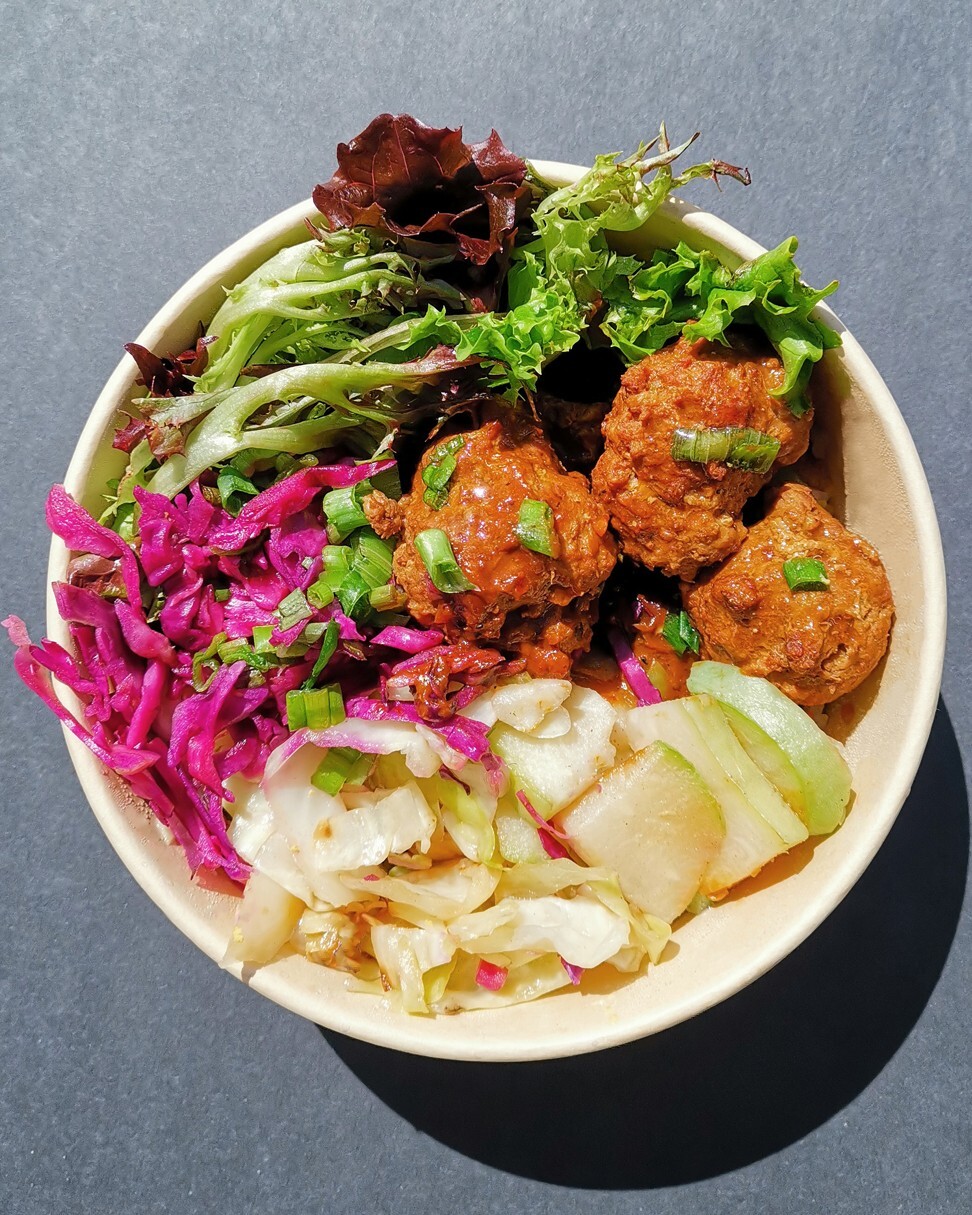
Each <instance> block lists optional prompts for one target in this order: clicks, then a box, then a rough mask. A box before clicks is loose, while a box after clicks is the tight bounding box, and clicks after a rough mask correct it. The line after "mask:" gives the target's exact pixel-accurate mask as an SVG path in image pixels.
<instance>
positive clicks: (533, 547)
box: [516, 498, 557, 557]
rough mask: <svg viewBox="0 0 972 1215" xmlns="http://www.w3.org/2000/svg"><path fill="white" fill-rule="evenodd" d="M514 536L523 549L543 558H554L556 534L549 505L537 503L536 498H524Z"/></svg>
mask: <svg viewBox="0 0 972 1215" xmlns="http://www.w3.org/2000/svg"><path fill="white" fill-rule="evenodd" d="M516 536H517V539H518V540H519V541H520V543H521V544H522V545H523V547H524V548H528V549H530V551H531V552H533V553H541V554H542V555H543V556H544V557H554V556H556V552H557V532H556V529H555V527H554V513H553V511H552V510H551V508H550V506H549V504H548V503H546V502H538V501H537V499H536V498H524V499H523V504H522V505H521V507H520V518H519V521H518V522H517V525H516Z"/></svg>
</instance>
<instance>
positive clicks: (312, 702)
mask: <svg viewBox="0 0 972 1215" xmlns="http://www.w3.org/2000/svg"><path fill="white" fill-rule="evenodd" d="M344 718H345V712H344V698H343V697H342V695H341V689H340V688H339V687H338V685H337V684H336V683H329V684H326V685H325V686H324V687H323V688H295V689H294V690H293V691H290V692H288V693H287V728H288V729H289V730H290V732H291V734H292V733H293V732H294V731H295V730H301V729H303V728H304V727H305V726H306V727H307V729H308V730H326V729H327V728H328V726H338V725H340V724H341V722H342V721H344Z"/></svg>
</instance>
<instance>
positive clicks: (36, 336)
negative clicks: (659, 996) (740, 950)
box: [0, 0, 972, 1215]
mask: <svg viewBox="0 0 972 1215" xmlns="http://www.w3.org/2000/svg"><path fill="white" fill-rule="evenodd" d="M0 13H2V25H0V29H2V43H0V45H2V71H0V154H2V157H3V184H2V189H3V207H2V215H3V222H2V225H0V247H2V258H3V271H2V288H0V309H2V316H3V320H2V347H0V349H2V358H0V375H2V385H3V388H2V408H3V418H4V422H3V441H2V443H0V494H2V504H0V527H2V533H3V545H4V549H3V558H2V561H0V570H2V588H3V589H2V603H0V607H2V609H3V610H4V611H7V610H13V611H17V612H19V613H21V614H22V615H24V616H25V617H26V618H27V619H28V620H29V621H30V622H31V623H32V625H33V627H34V628H35V629H37V630H38V631H39V630H40V629H41V628H42V608H43V584H44V567H45V562H46V544H47V541H46V537H45V533H44V527H43V522H42V505H43V500H44V496H45V494H46V492H47V489H48V487H49V486H50V484H51V483H52V482H53V481H55V480H57V479H59V478H60V477H61V475H62V474H63V471H64V468H65V467H66V464H67V460H68V457H69V455H70V452H71V449H72V447H73V444H74V442H75V439H76V436H77V434H78V432H79V430H80V428H81V424H82V422H83V420H84V418H85V416H86V414H87V412H88V410H89V408H90V406H91V404H92V402H93V401H94V398H95V396H96V394H97V392H98V390H99V388H100V386H101V385H102V383H103V382H104V380H105V379H106V378H107V376H108V374H109V372H110V371H111V369H112V367H113V366H114V364H115V362H116V360H117V359H118V357H119V353H120V347H121V344H122V342H124V341H125V340H127V339H129V338H131V337H132V336H134V335H135V334H136V333H137V332H138V330H139V329H140V328H141V327H142V325H143V324H144V323H145V321H147V320H148V319H149V317H151V316H152V314H153V313H154V312H155V311H156V309H157V308H158V307H159V306H160V305H161V304H162V303H163V302H164V300H165V299H166V298H167V297H168V296H169V295H170V294H171V293H172V292H173V291H174V290H175V288H176V287H178V286H179V285H180V284H181V283H182V282H183V281H184V280H185V279H186V278H187V277H188V276H189V274H190V273H191V272H192V271H194V270H195V269H196V268H197V267H198V266H199V265H201V264H202V263H203V262H204V261H205V260H206V259H207V258H209V257H210V256H211V255H212V254H214V253H215V252H216V251H217V250H219V249H221V248H222V247H223V246H224V245H226V244H227V243H228V242H229V241H231V240H233V239H234V238H235V237H237V236H238V235H240V234H241V233H243V232H245V231H246V230H247V229H248V228H250V227H251V226H252V225H254V224H255V223H257V222H258V221H259V220H262V219H264V218H265V217H266V216H268V215H271V214H272V213H274V212H276V211H278V210H280V209H281V208H282V207H284V206H287V205H288V204H290V203H292V202H294V201H296V200H297V199H299V198H302V197H304V196H305V195H306V194H307V193H308V192H309V190H310V188H311V186H313V184H314V183H315V182H316V181H318V180H319V179H321V178H322V177H324V176H326V175H327V174H329V172H330V171H331V168H332V159H333V149H334V145H335V143H336V142H337V141H338V139H340V138H346V137H348V136H350V135H352V134H354V133H355V132H356V131H358V130H359V129H360V128H361V127H362V126H363V125H364V124H365V123H366V122H367V121H368V120H369V119H370V118H371V117H372V116H373V115H374V114H375V113H377V112H379V111H381V110H385V109H389V110H410V111H412V112H414V113H415V114H416V115H418V116H420V117H422V118H424V119H425V120H426V121H430V122H434V123H450V124H456V123H463V124H465V126H466V129H467V132H468V134H469V135H470V136H472V137H475V138H480V137H482V136H483V135H484V134H485V133H486V131H487V130H488V128H489V127H490V126H491V125H495V126H496V127H497V128H498V129H499V130H500V132H501V133H502V135H503V136H504V138H505V139H506V140H507V142H508V143H510V144H511V145H512V146H513V147H514V148H515V149H517V150H518V151H521V152H523V153H525V154H533V155H536V156H541V157H548V158H552V159H561V160H575V161H585V160H587V159H589V158H590V157H591V156H592V155H593V154H594V153H595V152H597V151H604V150H609V149H618V148H631V147H632V146H633V145H634V144H636V143H637V141H638V140H639V139H640V138H641V137H643V136H645V135H646V134H650V133H651V132H652V131H653V130H654V127H655V124H656V122H657V120H658V119H659V117H662V116H664V117H665V118H667V120H668V123H669V130H670V131H671V132H672V134H673V135H676V136H681V135H683V134H685V133H687V132H690V131H691V130H693V129H695V127H696V126H699V127H701V128H702V130H703V132H704V142H703V143H702V144H700V150H701V151H703V152H705V153H708V154H712V155H717V156H722V157H725V158H726V159H729V160H732V161H735V162H737V163H741V164H746V165H749V166H750V167H751V169H752V172H753V178H754V184H753V186H752V188H751V189H750V190H749V191H743V190H741V189H738V188H733V187H732V186H731V185H730V186H729V187H728V188H727V189H726V190H725V192H724V193H723V194H722V195H721V196H720V195H717V194H716V193H715V191H714V190H712V189H710V188H709V187H707V186H706V185H704V184H703V185H700V186H698V187H697V188H695V190H694V194H693V197H695V198H696V199H698V200H702V201H704V202H705V203H706V204H707V205H710V206H711V207H712V208H714V209H716V210H718V211H719V212H721V214H723V215H724V216H726V218H728V219H729V220H730V221H732V222H734V223H737V224H738V225H739V226H740V227H741V228H743V229H744V230H745V231H746V232H749V233H751V234H752V235H753V236H754V237H756V238H757V239H759V240H760V241H762V242H763V243H764V244H774V243H776V242H777V241H779V240H780V239H781V238H782V237H784V236H786V235H788V234H789V233H790V232H796V233H798V234H799V235H800V237H801V264H802V266H803V267H804V270H805V272H806V274H807V277H808V279H809V280H810V281H811V282H814V283H819V282H824V281H826V280H827V279H829V278H830V277H832V276H837V277H839V278H840V279H841V280H842V283H843V285H842V288H841V291H840V293H839V295H838V297H837V301H836V307H837V309H838V311H839V312H840V315H841V316H842V317H843V319H844V320H845V321H846V322H847V323H848V324H849V325H850V327H851V328H852V329H853V331H854V333H855V334H856V335H857V337H858V338H859V339H860V340H861V342H862V343H863V345H864V347H865V348H866V349H867V350H868V351H869V353H870V354H871V356H872V357H873V358H874V360H875V362H876V363H877V365H878V367H879V368H880V370H881V371H882V372H883V374H884V375H885V377H886V378H887V380H888V383H889V384H890V386H891V389H892V391H893V392H894V393H895V395H896V397H897V399H898V401H899V403H900V406H901V409H902V412H903V413H904V415H905V417H906V419H907V420H908V422H909V423H910V425H911V427H912V429H913V431H914V433H915V438H916V440H917V443H918V448H919V450H920V452H921V454H922V457H923V458H924V460H925V466H926V468H927V470H928V474H929V478H930V481H931V485H932V490H933V492H934V494H935V498H936V501H937V503H938V509H939V513H940V519H941V524H942V529H943V532H944V537H945V544H946V552H947V557H948V560H949V571H950V579H951V606H952V614H951V635H950V647H949V656H948V659H947V664H946V675H945V687H944V705H943V707H942V709H941V711H940V713H939V718H938V721H937V724H936V726H935V730H934V733H933V736H932V744H931V748H930V751H929V754H928V757H927V758H926V762H925V765H924V767H923V769H922V771H921V774H920V776H919V778H918V781H917V784H916V787H915V792H914V794H913V796H912V798H911V799H910V801H909V802H908V804H907V806H906V808H905V810H904V812H903V814H902V817H901V820H900V822H899V823H898V825H897V826H896V827H895V829H894V832H893V834H892V837H891V838H890V840H889V841H888V843H887V845H886V846H885V848H884V849H883V850H882V852H881V854H880V856H879V857H878V859H877V860H876V861H875V863H874V865H873V866H872V868H871V870H870V871H869V872H868V874H867V875H866V877H865V878H864V879H863V881H862V882H861V883H860V885H859V886H858V888H857V889H856V890H855V892H854V893H853V894H852V895H851V896H850V897H849V898H848V900H847V901H846V903H845V904H844V905H843V907H842V908H841V909H840V910H839V911H838V912H837V913H836V914H835V915H834V916H833V917H832V918H831V920H830V921H829V922H828V923H827V924H826V925H825V926H824V927H823V928H822V929H820V931H819V932H818V933H817V934H816V935H815V936H814V937H813V939H812V940H811V941H810V942H808V943H807V944H806V945H805V946H804V947H803V948H802V949H800V950H799V951H798V953H797V954H796V955H794V956H793V957H792V958H790V959H789V960H788V961H787V962H786V963H784V964H783V965H781V966H780V967H779V968H778V969H777V970H776V971H775V972H774V973H773V974H771V975H770V976H768V977H767V978H765V979H764V980H762V981H761V982H760V983H758V984H757V985H756V986H755V987H754V988H752V989H751V990H749V991H747V992H745V993H743V994H742V995H740V996H739V997H737V998H736V999H735V1000H733V1001H730V1002H729V1003H728V1004H727V1005H724V1006H723V1007H722V1008H720V1009H717V1010H715V1011H713V1012H711V1013H709V1014H707V1015H705V1016H703V1017H701V1018H700V1019H699V1020H697V1021H696V1022H694V1023H692V1024H689V1025H686V1026H684V1027H681V1028H680V1029H678V1030H675V1031H672V1032H670V1033H668V1034H665V1035H663V1036H662V1037H660V1038H658V1039H656V1040H653V1041H648V1042H646V1043H642V1044H640V1045H638V1046H635V1047H631V1048H627V1049H623V1050H620V1051H615V1052H611V1053H610V1054H607V1055H603V1056H598V1057H593V1058H587V1059H583V1060H575V1061H573V1062H567V1063H563V1064H548V1065H542V1066H536V1067H529V1068H523V1069H516V1068H509V1067H505V1068H492V1069H489V1068H478V1069H477V1068H472V1067H462V1066H453V1065H447V1064H441V1063H435V1064H432V1063H423V1062H422V1061H416V1060H409V1059H405V1058H399V1057H396V1056H394V1055H389V1054H386V1053H383V1052H380V1051H378V1050H375V1049H372V1048H368V1047H363V1046H360V1045H358V1044H355V1043H352V1042H349V1041H347V1040H343V1039H339V1038H337V1037H336V1036H334V1035H322V1034H321V1033H320V1031H318V1030H317V1029H316V1028H315V1027H314V1026H312V1025H310V1024H307V1023H305V1022H302V1021H300V1020H298V1019H297V1018H295V1017H293V1016H291V1015H289V1014H288V1013H285V1012H283V1011H281V1010H280V1009H278V1008H276V1007H274V1006H273V1005H271V1004H269V1003H267V1002H266V1001H264V1000H263V999H261V998H260V997H259V996H257V995H255V994H252V993H250V992H248V991H247V990H246V989H245V988H243V987H242V986H240V985H239V984H237V983H236V982H234V981H233V980H232V979H230V978H228V977H227V976H225V975H224V974H222V973H221V972H220V971H219V970H218V969H217V968H216V967H215V966H214V965H213V964H212V963H210V962H209V961H207V960H206V959H205V958H204V957H203V956H202V955H201V954H200V953H198V952H197V951H196V950H195V949H194V948H193V947H192V946H191V945H190V944H189V943H188V942H187V941H185V940H184V939H183V938H182V937H180V935H179V934H178V933H177V932H176V931H175V929H174V928H172V927H171V926H170V925H169V924H168V922H167V921H166V920H165V919H163V917H162V916H161V914H160V913H159V912H157V911H156V910H155V908H154V907H153V906H152V905H150V903H149V902H148V900H147V899H146V898H145V896H144V895H143V894H142V893H141V891H140V890H139V889H138V888H137V887H136V886H135V884H134V882H133V881H132V879H131V878H130V877H129V876H128V874H127V873H126V872H125V870H124V869H123V868H122V866H121V865H120V864H119V863H118V861H117V860H116V859H115V856H114V854H113V853H112V851H111V849H110V848H109V846H108V844H107V842H106V841H105V840H104V839H103V838H102V836H101V834H100V832H99V829H98V827H97V825H96V823H95V821H94V819H93V818H92V816H91V815H90V813H89V811H88V809H87V807H86V805H85V803H84V800H83V798H82V796H81V794H80V791H79V788H78V786H77V783H76V781H75V779H74V776H73V774H72V772H71V770H70V768H69V766H68V763H67V758H66V754H65V751H64V746H63V743H62V742H61V738H60V735H59V731H58V728H57V727H56V725H55V723H54V721H53V720H52V719H51V718H50V717H49V716H48V715H47V714H46V712H45V711H44V710H43V709H42V708H41V707H40V706H39V705H38V704H35V703H34V702H33V701H32V700H31V699H30V698H29V697H28V695H27V693H26V692H25V691H24V690H23V689H21V688H20V686H19V685H17V684H16V682H15V680H14V678H13V676H12V674H11V673H10V670H9V665H8V663H7V662H6V661H4V662H3V663H2V664H0V683H2V695H3V705H2V709H0V723H2V724H0V732H2V756H3V759H2V762H3V770H2V772H3V775H2V799H3V811H2V817H0V929H2V932H3V937H4V940H3V946H2V950H0V958H2V963H0V1076H2V1086H0V1087H2V1095H0V1102H2V1109H0V1210H2V1211H3V1212H5V1213H6V1212H9V1213H10V1215H21V1213H27V1212H30V1213H35V1212H36V1213H38V1215H41V1213H44V1215H48V1213H51V1215H70V1213H73V1212H85V1213H87V1212H92V1213H94V1215H116V1213H118V1215H127V1213H128V1212H137V1213H138V1215H142V1213H144V1215H148V1213H150V1212H152V1213H154V1212H171V1213H173V1215H182V1213H183V1212H205V1213H209V1212H215V1211H223V1210H231V1211H234V1212H237V1213H238V1215H244V1213H250V1212H259V1213H272V1215H278V1213H282V1212H302V1213H303V1212H313V1211H322V1212H323V1211H327V1212H334V1213H342V1215H343V1213H348V1215H359V1213H369V1212H383V1213H384V1212H399V1211H415V1212H421V1213H423V1215H424V1213H429V1215H431V1213H433V1212H456V1211H469V1212H475V1213H479V1212H518V1211H530V1212H531V1213H532V1215H541V1213H543V1212H557V1213H558V1215H559V1213H562V1212H574V1211H595V1210H596V1211H604V1212H608V1211H610V1212H622V1213H627V1212H635V1211H645V1212H649V1211H650V1212H675V1211H678V1212H706V1215H724V1213H728V1212H749V1211H752V1212H760V1213H761V1215H769V1213H775V1212H780V1213H783V1212H786V1215H794V1213H802V1212H810V1211H813V1212H820V1213H821V1215H834V1213H838V1212H839V1213H841V1215H843V1213H845V1212H846V1213H847V1215H851V1213H853V1215H860V1213H862V1212H863V1213H869V1212H880V1213H883V1212H909V1213H910V1212H915V1213H916V1215H917V1213H921V1215H930V1213H932V1212H946V1211H948V1212H956V1213H957V1212H960V1211H961V1212H965V1211H968V1210H970V1209H972V1196H970V1188H969V1177H968V1164H969V1158H970V1153H972V1133H970V1116H969V1102H970V1098H972V1093H970V1078H972V1072H970V1064H969V1045H970V1043H969V1030H970V1018H969V994H968V993H969V986H970V981H972V926H970V923H969V917H968V908H967V907H966V910H965V912H964V913H963V911H962V899H963V891H964V883H965V872H966V862H967V857H968V841H969V835H968V806H967V801H966V794H965V777H964V776H963V762H962V757H961V756H962V753H963V752H964V754H965V765H966V771H967V766H968V758H969V747H970V742H969V740H970V728H969V727H970V716H972V709H970V698H969V695H968V672H967V666H968V663H969V660H970V658H972V627H970V626H972V618H970V610H969V596H970V592H972V585H970V581H972V578H970V570H969V564H968V560H967V553H968V536H967V532H968V525H969V518H970V515H969V506H970V495H969V485H968V474H969V463H970V445H969V439H968V421H967V419H968V385H969V382H970V379H972V376H970V366H969V356H968V348H969V344H968V336H967V335H968V315H969V291H968V282H969V270H970V267H969V259H968V245H967V226H968V220H969V205H968V199H969V196H970V188H969V187H970V181H969V168H968V166H969V154H968V140H969V128H970V123H969V119H970V105H969V90H968V83H969V82H968V75H967V73H968V67H967V56H968V47H969V43H970V35H972V29H970V21H969V16H968V13H969V10H968V8H967V7H966V6H965V5H963V4H962V3H960V2H954V3H953V2H938V3H936V2H935V0H931V2H930V3H929V2H926V3H919V2H918V0H895V2H894V3H886V2H880V3H879V2H876V0H864V2H862V3H859V4H857V5H849V4H846V3H841V2H839V0H816V2H815V3H803V2H802V0H801V2H794V0H789V2H787V3H785V4H781V3H770V2H769V0H735V2H734V0H715V2H714V0H698V2H697V3H695V4H675V3H670V2H667V0H666V2H664V3H634V2H631V3H628V4H625V5H621V4H617V3H608V2H606V0H587V2H586V3H583V2H571V3H560V4H557V3H549V4H544V5H541V4H531V5H527V4H522V3H516V2H510V3H489V2H487V0H479V2H477V3H473V4H466V5H458V4H449V5H444V4H435V3H431V4H421V3H413V2H412V0H400V2H399V3H396V4H387V3H379V2H376V3H372V4H369V5H362V4H347V3H346V4H340V5H337V4H329V3H326V2H318V3H312V2H311V0H304V2H303V3H295V2H289V0H288V2H283V0H263V3H256V2H255V0H234V2H232V3H231V2H230V0H224V2H222V3H208V2H207V0H198V2H197V3H184V2H173V0H156V2H154V3H138V4H111V3H107V2H105V3H101V4H98V3H82V2H80V0H75V2H74V3H69V2H64V0H60V2H58V0H48V2H46V3H44V2H41V0H34V2H32V3H26V2H24V0H7V2H5V3H2V4H0ZM945 706H947V707H945Z"/></svg>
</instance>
